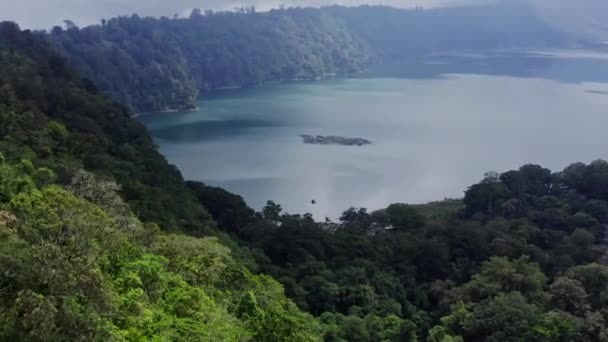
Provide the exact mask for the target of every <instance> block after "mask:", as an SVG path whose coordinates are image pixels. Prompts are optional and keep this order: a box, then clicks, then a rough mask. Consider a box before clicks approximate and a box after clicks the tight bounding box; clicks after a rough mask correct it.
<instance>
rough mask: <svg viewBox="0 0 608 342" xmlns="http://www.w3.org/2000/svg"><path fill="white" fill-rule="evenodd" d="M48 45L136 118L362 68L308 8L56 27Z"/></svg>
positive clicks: (337, 30) (355, 43) (333, 23)
mask: <svg viewBox="0 0 608 342" xmlns="http://www.w3.org/2000/svg"><path fill="white" fill-rule="evenodd" d="M48 38H49V39H50V41H51V42H52V43H53V44H54V45H55V46H56V47H57V48H59V49H60V51H62V52H63V54H64V55H65V56H67V57H68V59H69V60H70V62H71V63H72V64H73V65H75V66H76V67H77V68H78V69H79V70H81V71H82V72H83V73H84V74H85V75H86V76H88V77H90V78H91V79H93V80H94V81H95V83H96V84H97V85H98V87H99V88H100V89H101V90H102V91H103V92H105V93H106V94H108V95H110V96H111V97H112V98H114V99H115V100H117V101H119V102H121V103H124V104H126V105H128V106H129V107H130V108H132V109H133V110H135V111H137V112H145V111H159V110H168V109H189V108H194V107H195V106H196V100H197V98H198V94H199V91H201V90H209V89H216V88H230V87H242V86H255V85H260V84H263V83H267V82H280V81H295V80H314V79H319V78H324V77H328V76H330V75H335V74H341V75H345V74H353V73H360V72H362V71H364V70H365V69H366V67H367V64H368V54H367V52H366V49H365V48H364V46H363V44H362V43H361V42H360V41H359V40H357V39H356V38H354V37H353V36H352V35H351V34H350V33H349V31H348V30H347V28H346V27H345V26H344V25H343V24H342V23H341V22H340V21H338V20H336V19H334V18H332V17H331V16H329V15H326V14H324V13H322V12H320V11H318V10H314V9H293V10H275V11H271V12H267V13H257V12H255V11H252V10H250V11H242V12H218V13H213V12H207V14H206V15H202V14H201V13H200V12H197V11H193V13H192V15H191V16H190V18H187V19H168V18H160V19H154V18H140V17H139V16H137V15H133V16H131V17H120V18H115V19H111V20H108V21H107V22H106V21H105V20H104V21H103V24H102V25H95V26H89V27H85V28H83V29H78V28H77V27H70V28H68V29H67V30H63V29H61V28H60V27H56V28H55V29H53V31H52V33H51V34H50V35H49V36H48Z"/></svg>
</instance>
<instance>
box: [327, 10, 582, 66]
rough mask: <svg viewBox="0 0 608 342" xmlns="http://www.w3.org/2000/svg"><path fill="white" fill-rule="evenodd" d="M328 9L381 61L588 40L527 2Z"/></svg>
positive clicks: (563, 45) (575, 42)
mask: <svg viewBox="0 0 608 342" xmlns="http://www.w3.org/2000/svg"><path fill="white" fill-rule="evenodd" d="M323 11H324V12H326V13H328V14H330V15H332V16H333V17H336V18H340V19H341V20H342V21H343V22H344V23H345V25H346V26H347V27H348V28H349V29H350V31H351V32H352V34H353V35H354V36H355V37H358V38H360V39H362V40H363V41H364V42H366V44H367V46H368V47H369V49H370V50H371V51H373V54H374V57H375V58H376V59H377V60H379V61H380V62H382V61H393V60H401V59H404V58H408V57H409V58H411V57H419V56H424V55H428V54H433V53H445V52H464V51H479V52H487V51H488V50H492V49H514V48H519V49H525V48H534V49H539V48H549V47H566V46H571V45H574V44H577V43H580V42H581V41H582V39H581V41H579V39H580V37H575V36H572V35H571V34H568V33H566V32H563V31H561V30H559V29H556V28H554V27H552V26H549V25H548V24H547V23H546V22H545V21H544V20H543V19H542V18H540V17H538V16H537V14H536V13H535V11H534V9H533V6H531V4H530V2H529V1H527V0H510V1H496V2H488V3H486V4H483V5H479V6H462V7H446V8H438V9H431V10H423V9H415V10H403V9H396V8H391V7H383V6H361V7H340V6H333V7H328V8H325V9H323Z"/></svg>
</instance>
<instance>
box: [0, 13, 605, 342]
mask: <svg viewBox="0 0 608 342" xmlns="http://www.w3.org/2000/svg"><path fill="white" fill-rule="evenodd" d="M0 62H1V63H0V153H1V157H0V339H1V340H11V341H13V340H14V341H48V340H51V341H73V340H87V341H88V340H103V341H107V340H118V341H141V340H157V341H176V340H177V341H190V340H194V341H197V340H198V341H209V340H217V341H246V340H251V341H321V340H324V341H378V342H380V341H415V340H426V341H429V342H438V341H441V342H448V341H522V340H526V341H601V340H605V339H606V338H608V328H607V325H606V321H607V320H608V311H606V307H607V304H608V303H607V302H606V300H607V298H608V285H607V284H608V266H606V265H605V255H606V247H605V246H604V244H603V239H604V238H605V234H606V224H607V223H608V222H607V221H608V163H606V162H604V161H596V162H593V163H591V164H589V165H585V164H573V165H571V166H569V167H568V168H566V169H565V170H563V171H562V172H558V173H552V172H550V171H549V170H547V169H544V168H542V167H540V166H537V165H525V166H523V167H522V168H520V169H519V170H515V171H510V172H506V173H504V174H500V175H499V174H494V173H490V174H488V175H486V177H485V178H484V179H483V180H482V181H481V182H480V183H478V184H475V185H473V186H471V187H470V188H469V189H468V190H467V192H466V195H465V198H464V199H463V200H462V201H449V202H441V203H437V204H429V205H426V206H408V205H406V204H393V205H391V206H389V207H387V208H386V209H383V210H380V211H376V212H371V213H369V212H367V210H365V209H355V208H352V209H349V210H347V211H346V212H345V213H344V214H343V215H342V217H341V219H340V222H335V223H334V222H324V223H319V222H315V221H314V220H313V219H312V217H311V216H310V215H289V214H284V213H282V210H281V207H280V205H278V204H276V203H273V202H269V203H268V205H267V206H266V207H265V208H264V210H263V211H262V212H261V213H256V212H255V211H254V210H252V209H250V208H248V207H247V205H246V204H245V203H244V201H243V200H242V198H240V197H239V196H236V195H233V194H230V193H228V192H226V191H224V190H222V189H219V188H212V187H207V186H205V185H204V184H201V183H196V182H189V183H185V182H184V181H183V179H182V177H181V175H180V173H179V172H178V171H177V170H176V168H175V167H173V166H171V165H169V164H168V163H167V162H166V160H165V159H164V158H163V157H162V156H161V155H160V154H159V153H158V152H157V149H156V147H155V146H154V144H153V143H152V140H151V139H150V137H149V135H148V134H147V132H146V131H145V129H144V128H143V127H142V126H141V125H139V124H138V123H136V122H135V121H133V120H131V119H129V117H128V116H129V115H128V114H129V112H128V110H127V109H125V108H123V107H121V106H120V105H116V104H113V103H111V102H110V101H108V100H107V99H106V98H105V97H103V96H101V95H99V94H98V92H97V90H96V87H95V86H93V84H92V83H91V82H90V81H87V80H85V79H81V78H80V77H79V76H78V75H77V74H75V73H74V72H73V71H72V70H71V68H70V67H69V66H68V65H67V63H66V61H65V60H64V59H63V58H62V57H60V56H59V55H57V54H55V53H54V52H53V51H52V50H51V49H50V47H49V44H48V43H47V41H46V40H45V37H43V36H40V35H38V34H32V33H31V32H27V31H24V32H22V31H20V30H19V28H18V27H17V26H16V25H15V24H12V23H1V24H0ZM263 273H265V274H267V275H264V274H263ZM271 277H272V278H271ZM274 279H276V280H274ZM288 298H289V299H288ZM305 311H306V312H307V313H305Z"/></svg>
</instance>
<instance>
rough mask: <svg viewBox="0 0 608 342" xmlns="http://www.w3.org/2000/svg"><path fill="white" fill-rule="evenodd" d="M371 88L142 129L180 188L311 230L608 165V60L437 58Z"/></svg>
mask: <svg viewBox="0 0 608 342" xmlns="http://www.w3.org/2000/svg"><path fill="white" fill-rule="evenodd" d="M372 75H373V76H370V77H368V78H353V79H336V80H329V81H321V82H314V83H298V84H282V85H271V86H265V87H261V88H256V89H249V90H231V91H221V92H216V93H213V94H212V95H208V96H206V97H204V98H203V99H201V101H200V104H199V106H200V109H199V110H197V111H195V112H178V113H158V114H150V115H144V116H141V117H140V119H141V120H142V121H143V122H144V123H145V124H146V126H147V127H148V128H149V129H150V131H151V132H152V135H153V136H154V138H155V139H156V141H157V143H158V144H159V146H160V148H161V152H162V153H163V154H164V155H165V156H166V157H167V158H168V160H169V161H170V162H171V163H174V164H176V165H177V166H178V167H179V169H180V170H181V171H182V173H183V174H184V177H185V178H187V179H192V180H200V181H203V182H205V183H207V184H210V185H216V186H221V187H223V188H226V189H227V190H229V191H232V192H234V193H237V194H240V195H242V196H243V197H244V198H245V200H246V201H247V202H248V204H249V205H250V206H252V207H254V208H255V209H261V208H262V206H263V205H264V204H265V202H266V201H267V200H274V201H275V202H277V203H280V204H281V205H283V207H284V209H285V210H286V211H287V212H290V213H305V212H311V213H313V214H314V215H315V218H317V219H323V218H324V217H326V216H329V217H332V218H336V217H338V216H339V214H340V213H341V212H342V211H343V210H345V209H347V208H348V207H350V206H357V207H367V208H369V209H378V208H382V207H385V206H386V205H388V204H390V203H395V202H407V203H422V202H428V201H434V200H442V199H444V198H446V197H461V196H462V195H463V192H464V190H466V187H467V186H469V185H471V184H473V183H475V182H477V181H479V180H480V179H481V178H482V177H483V174H484V173H485V172H487V171H491V170H495V171H501V172H502V171H507V170H509V169H512V168H517V167H519V166H520V165H522V164H525V163H531V162H533V163H537V164H540V165H543V166H545V167H550V168H552V169H554V170H560V169H562V168H563V167H565V166H567V165H568V164H570V163H571V162H575V161H583V162H589V161H592V160H594V159H599V158H604V159H605V158H608V139H607V138H606V129H607V127H608V83H607V82H608V55H605V54H601V53H582V52H568V53H542V54H524V55H521V54H507V53H500V54H461V55H452V56H434V57H432V58H425V59H421V60H416V61H410V62H408V63H402V64H401V65H399V66H395V65H391V66H390V67H380V68H377V70H374V72H373V73H372ZM301 134H311V135H336V136H346V137H360V138H364V139H368V140H371V141H372V142H373V144H371V145H365V146H360V147H357V146H337V145H307V144H303V143H302V138H301V137H300V136H299V135H301ZM312 200H315V201H316V204H314V205H313V204H312V203H311V201H312Z"/></svg>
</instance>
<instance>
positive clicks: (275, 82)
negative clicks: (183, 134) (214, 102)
mask: <svg viewBox="0 0 608 342" xmlns="http://www.w3.org/2000/svg"><path fill="white" fill-rule="evenodd" d="M367 73H368V70H366V71H362V72H357V73H345V74H340V73H328V74H325V75H323V76H319V77H316V78H294V79H284V80H273V81H267V82H263V83H259V84H254V85H234V86H224V87H216V88H207V89H203V90H199V94H198V96H197V101H198V100H200V99H202V98H204V97H205V94H213V93H221V92H225V91H231V90H242V89H255V88H262V87H267V86H272V85H278V84H297V83H307V82H310V83H316V82H321V81H327V80H332V79H340V78H349V77H361V76H363V75H366V74H367ZM197 110H200V107H198V106H197V107H194V108H189V109H182V108H171V109H164V110H159V111H151V112H140V113H134V114H133V115H131V116H130V117H131V119H136V118H138V117H141V116H145V115H150V114H159V113H163V114H167V113H176V112H195V111H197Z"/></svg>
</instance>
